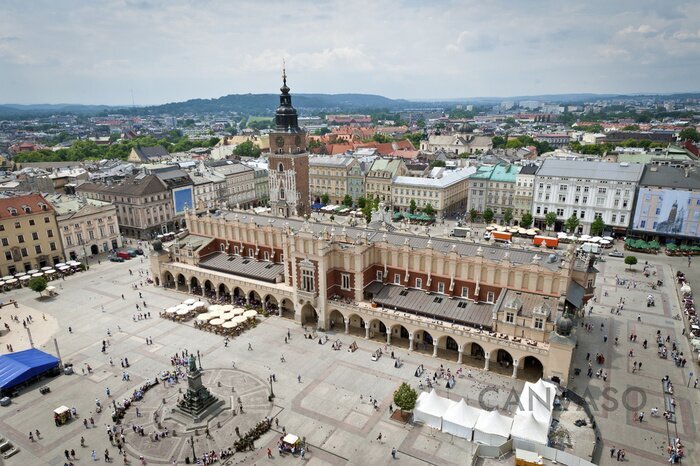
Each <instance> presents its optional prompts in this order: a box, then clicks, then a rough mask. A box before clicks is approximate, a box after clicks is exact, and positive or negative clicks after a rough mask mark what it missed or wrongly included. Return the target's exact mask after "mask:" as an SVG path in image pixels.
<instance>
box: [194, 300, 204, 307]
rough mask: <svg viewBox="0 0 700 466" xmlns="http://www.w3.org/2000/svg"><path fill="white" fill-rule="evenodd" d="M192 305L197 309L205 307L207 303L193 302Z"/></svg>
mask: <svg viewBox="0 0 700 466" xmlns="http://www.w3.org/2000/svg"><path fill="white" fill-rule="evenodd" d="M194 305H195V306H197V307H207V303H205V302H204V301H195V303H194Z"/></svg>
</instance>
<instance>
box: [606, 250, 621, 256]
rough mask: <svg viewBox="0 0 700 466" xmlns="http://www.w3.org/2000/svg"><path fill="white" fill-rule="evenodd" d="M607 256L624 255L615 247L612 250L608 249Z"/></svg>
mask: <svg viewBox="0 0 700 466" xmlns="http://www.w3.org/2000/svg"><path fill="white" fill-rule="evenodd" d="M608 256H610V257H625V254H624V253H622V252H620V251H618V250H617V249H614V250H612V251H610V253H609V254H608Z"/></svg>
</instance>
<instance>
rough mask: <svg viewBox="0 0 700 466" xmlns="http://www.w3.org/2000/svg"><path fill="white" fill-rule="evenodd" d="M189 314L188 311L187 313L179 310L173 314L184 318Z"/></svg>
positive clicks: (184, 310) (185, 310)
mask: <svg viewBox="0 0 700 466" xmlns="http://www.w3.org/2000/svg"><path fill="white" fill-rule="evenodd" d="M189 313H190V311H188V310H187V309H180V310H179V311H177V312H176V313H175V314H177V315H179V316H186V315H187V314H189Z"/></svg>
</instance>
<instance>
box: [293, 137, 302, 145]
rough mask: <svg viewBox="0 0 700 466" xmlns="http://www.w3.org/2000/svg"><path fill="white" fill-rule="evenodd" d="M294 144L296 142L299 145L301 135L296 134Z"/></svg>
mask: <svg viewBox="0 0 700 466" xmlns="http://www.w3.org/2000/svg"><path fill="white" fill-rule="evenodd" d="M294 144H296V145H297V146H300V145H301V136H299V135H298V134H297V137H296V138H294Z"/></svg>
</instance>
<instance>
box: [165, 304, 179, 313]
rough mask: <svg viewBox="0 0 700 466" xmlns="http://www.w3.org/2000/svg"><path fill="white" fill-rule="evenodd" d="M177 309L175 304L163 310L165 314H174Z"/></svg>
mask: <svg viewBox="0 0 700 466" xmlns="http://www.w3.org/2000/svg"><path fill="white" fill-rule="evenodd" d="M177 311H178V309H177V306H173V307H169V308H167V309H166V310H165V313H166V314H175V313H176V312H177Z"/></svg>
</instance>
